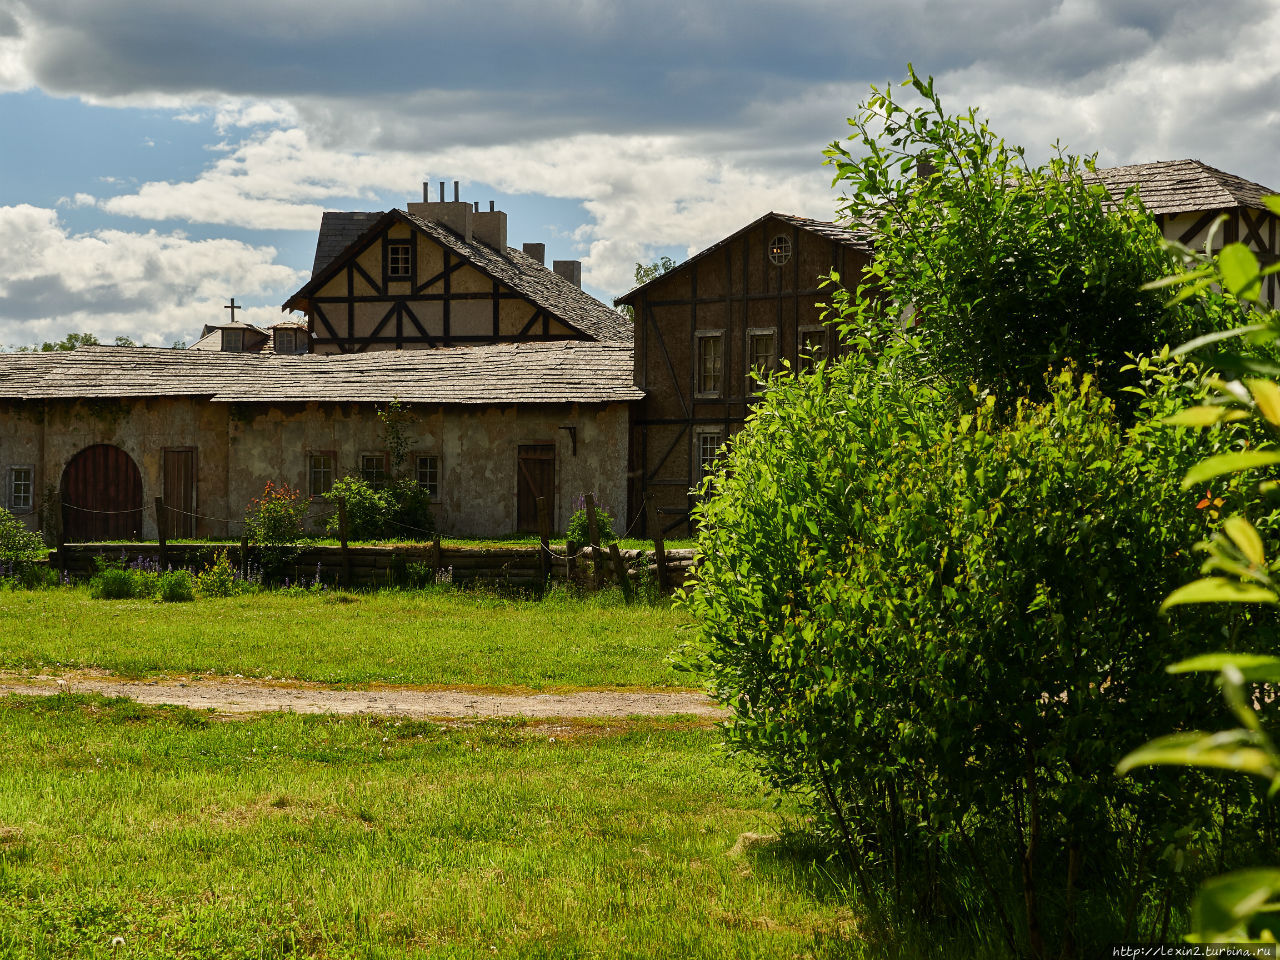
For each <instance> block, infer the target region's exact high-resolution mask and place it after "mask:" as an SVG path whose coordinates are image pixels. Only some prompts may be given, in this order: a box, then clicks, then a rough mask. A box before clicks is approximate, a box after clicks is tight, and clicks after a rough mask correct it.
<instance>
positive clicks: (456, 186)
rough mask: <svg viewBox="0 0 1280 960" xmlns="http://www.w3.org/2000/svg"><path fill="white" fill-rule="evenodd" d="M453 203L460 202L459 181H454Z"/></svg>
mask: <svg viewBox="0 0 1280 960" xmlns="http://www.w3.org/2000/svg"><path fill="white" fill-rule="evenodd" d="M453 202H454V203H458V202H460V201H459V199H458V181H457V180H455V181H453Z"/></svg>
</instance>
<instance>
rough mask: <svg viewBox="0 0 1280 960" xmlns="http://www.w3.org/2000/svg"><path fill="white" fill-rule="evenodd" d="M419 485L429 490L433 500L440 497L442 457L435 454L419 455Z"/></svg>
mask: <svg viewBox="0 0 1280 960" xmlns="http://www.w3.org/2000/svg"><path fill="white" fill-rule="evenodd" d="M418 486H420V487H422V489H424V490H426V491H427V496H428V497H430V498H431V499H432V500H439V499H440V458H439V457H437V456H435V455H434V454H424V455H422V456H420V457H418Z"/></svg>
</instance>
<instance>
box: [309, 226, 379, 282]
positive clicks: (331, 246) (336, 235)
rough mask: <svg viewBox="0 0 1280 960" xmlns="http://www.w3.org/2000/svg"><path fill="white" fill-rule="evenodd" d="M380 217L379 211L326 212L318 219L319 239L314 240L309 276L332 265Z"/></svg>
mask: <svg viewBox="0 0 1280 960" xmlns="http://www.w3.org/2000/svg"><path fill="white" fill-rule="evenodd" d="M381 216H382V213H381V211H379V212H377V213H360V212H357V211H350V212H338V211H334V210H326V211H325V213H324V216H322V217H321V218H320V237H319V239H318V240H316V259H315V261H314V262H313V263H312V265H311V275H312V276H313V277H314V276H315V275H316V274H318V273H319V272H320V271H321V270H323V269H324V268H325V267H327V266H328V265H329V264H330V263H332V262H333V260H334V259H335V258H336V257H337V256H338V254H340V253H342V251H343V250H345V249H347V247H349V246H351V244H353V243H354V242H355V241H357V240H359V239H360V237H361V235H363V234H364V232H365V231H366V230H368V229H369V227H371V226H372V225H373V224H374V223H375V222H376V221H377V220H378V219H379V218H380V217H381Z"/></svg>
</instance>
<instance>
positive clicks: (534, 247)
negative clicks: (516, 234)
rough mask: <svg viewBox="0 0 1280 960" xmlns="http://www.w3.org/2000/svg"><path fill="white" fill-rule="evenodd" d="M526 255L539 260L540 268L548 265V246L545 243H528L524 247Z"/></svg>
mask: <svg viewBox="0 0 1280 960" xmlns="http://www.w3.org/2000/svg"><path fill="white" fill-rule="evenodd" d="M524 255H525V256H526V257H532V258H533V259H534V260H537V261H538V266H540V267H545V266H546V265H547V245H546V244H545V243H526V244H525V245H524Z"/></svg>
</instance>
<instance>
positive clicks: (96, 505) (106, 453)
mask: <svg viewBox="0 0 1280 960" xmlns="http://www.w3.org/2000/svg"><path fill="white" fill-rule="evenodd" d="M62 530H63V536H64V537H65V539H66V540H67V541H69V542H72V543H75V542H86V541H89V542H92V541H98V540H137V539H138V538H139V537H140V536H141V535H142V474H140V473H139V472H138V466H137V464H135V463H134V462H133V458H132V457H131V456H129V454H127V453H125V452H124V451H123V450H121V449H120V448H119V447H116V446H112V445H111V444H109V443H98V444H94V445H93V446H92V447H85V448H84V449H83V450H81V451H80V452H79V453H77V454H76V455H75V456H74V457H72V458H71V459H70V461H68V462H67V466H66V469H65V470H63V471H62Z"/></svg>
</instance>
